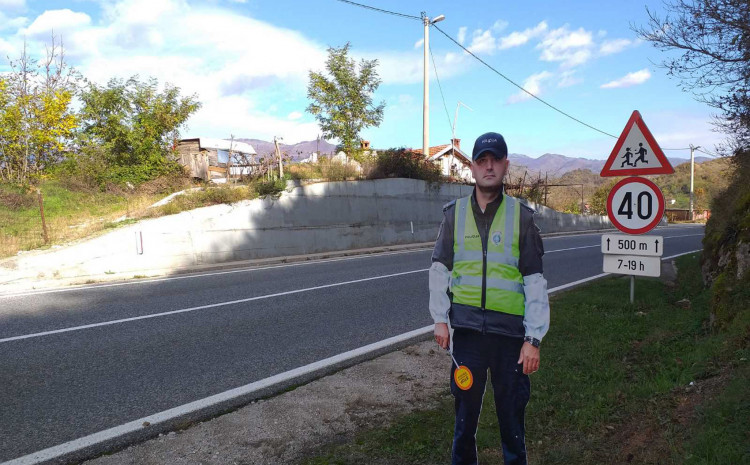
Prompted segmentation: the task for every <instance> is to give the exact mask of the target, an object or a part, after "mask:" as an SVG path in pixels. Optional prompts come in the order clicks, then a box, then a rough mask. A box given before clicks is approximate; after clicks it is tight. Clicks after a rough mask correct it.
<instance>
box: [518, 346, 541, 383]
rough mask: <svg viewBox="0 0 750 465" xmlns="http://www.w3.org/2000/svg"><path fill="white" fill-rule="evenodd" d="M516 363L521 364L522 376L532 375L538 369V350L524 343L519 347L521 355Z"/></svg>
mask: <svg viewBox="0 0 750 465" xmlns="http://www.w3.org/2000/svg"><path fill="white" fill-rule="evenodd" d="M516 363H523V374H525V375H530V374H531V373H534V372H535V371H537V370H538V369H539V348H538V347H534V346H532V345H531V344H529V343H528V342H524V343H523V346H522V347H521V355H520V356H519V357H518V362H516Z"/></svg>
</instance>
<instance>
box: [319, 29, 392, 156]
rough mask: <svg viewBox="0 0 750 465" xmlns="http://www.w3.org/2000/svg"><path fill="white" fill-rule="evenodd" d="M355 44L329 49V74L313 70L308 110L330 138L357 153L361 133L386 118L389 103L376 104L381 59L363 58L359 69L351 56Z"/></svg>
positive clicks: (326, 136)
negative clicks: (378, 66)
mask: <svg viewBox="0 0 750 465" xmlns="http://www.w3.org/2000/svg"><path fill="white" fill-rule="evenodd" d="M350 47H351V45H350V44H349V43H347V44H346V45H344V46H343V47H341V48H334V47H331V48H329V49H328V59H327V60H326V70H327V75H326V74H323V73H318V72H314V71H310V82H309V84H308V86H307V96H308V98H309V99H310V100H312V103H310V105H309V106H308V107H307V111H308V112H309V113H311V114H312V115H313V116H315V118H316V119H317V120H318V123H319V124H320V128H321V129H322V130H323V137H324V138H326V139H332V138H336V139H339V141H341V146H342V148H343V149H344V150H345V151H346V152H347V153H349V154H352V155H353V154H355V153H357V151H358V149H359V146H360V137H359V133H360V132H361V131H362V129H364V128H366V127H369V126H375V127H377V126H379V125H380V123H381V121H382V120H383V109H384V108H385V102H381V103H380V104H378V105H377V106H373V103H372V94H373V92H375V90H376V89H377V88H378V86H379V85H380V82H381V81H380V78H379V76H378V73H377V70H376V69H375V67H376V66H377V64H378V61H377V60H361V61H360V63H359V70H358V69H357V65H356V63H355V60H354V59H353V58H349V56H348V54H349V49H350Z"/></svg>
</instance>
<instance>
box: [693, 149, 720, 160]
mask: <svg viewBox="0 0 750 465" xmlns="http://www.w3.org/2000/svg"><path fill="white" fill-rule="evenodd" d="M695 150H697V151H698V152H701V153H705V154H706V155H708V156H709V157H714V158H721V155H719V154H716V153H711V152H709V151H707V150H705V149H703V150H701V149H700V148H698V149H695Z"/></svg>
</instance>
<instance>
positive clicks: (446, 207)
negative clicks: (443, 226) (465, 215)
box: [443, 200, 456, 211]
mask: <svg viewBox="0 0 750 465" xmlns="http://www.w3.org/2000/svg"><path fill="white" fill-rule="evenodd" d="M455 204H456V201H455V200H451V201H450V202H448V203H446V204H445V205H443V211H447V210H448V209H449V208H450V207H452V206H453V205H455Z"/></svg>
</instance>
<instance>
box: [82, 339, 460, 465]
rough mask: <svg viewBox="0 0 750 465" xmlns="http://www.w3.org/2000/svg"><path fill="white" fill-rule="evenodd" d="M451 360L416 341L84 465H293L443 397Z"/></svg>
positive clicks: (432, 346)
mask: <svg viewBox="0 0 750 465" xmlns="http://www.w3.org/2000/svg"><path fill="white" fill-rule="evenodd" d="M450 367H451V361H450V357H449V356H448V354H447V353H446V352H444V351H442V350H440V349H439V348H438V347H437V345H436V344H435V342H434V341H432V340H430V341H423V342H420V343H418V344H415V345H411V346H408V347H405V348H403V349H401V350H398V351H395V352H391V353H389V354H386V355H383V356H381V357H378V358H376V359H373V360H370V361H367V362H364V363H361V364H359V365H356V366H353V367H350V368H347V369H344V370H342V371H340V372H337V373H335V374H333V375H330V376H326V377H323V378H321V379H318V380H315V381H313V382H311V383H308V384H306V385H303V386H300V387H297V388H296V389H294V390H291V391H288V392H285V393H283V394H280V395H277V396H275V397H271V398H268V399H264V400H259V401H256V402H253V403H252V404H250V405H247V406H245V407H243V408H241V409H239V410H236V411H234V412H231V413H228V414H225V415H222V416H219V417H217V418H214V419H212V420H210V421H206V422H203V423H199V424H196V425H194V426H192V427H190V428H188V429H185V430H182V431H176V432H172V433H168V434H166V435H162V436H160V437H158V438H155V439H152V440H149V441H147V442H144V443H141V444H137V445H134V446H131V447H129V448H127V449H125V450H122V451H120V452H117V453H114V454H112V455H107V456H103V457H99V458H96V459H94V460H89V461H86V462H84V463H85V464H86V465H136V464H138V465H156V464H159V465H161V464H165V463H169V464H173V465H180V464H204V465H212V464H216V465H219V464H221V465H227V464H237V465H250V464H292V463H295V462H297V461H299V460H300V459H301V458H303V457H305V456H306V455H307V454H308V453H309V452H311V451H313V450H315V449H318V448H320V447H322V446H325V445H327V444H332V443H338V442H342V441H345V440H347V439H349V438H351V437H353V435H354V434H355V433H356V432H357V431H358V430H360V429H366V428H373V427H378V426H383V425H386V424H388V423H390V421H391V420H392V419H394V418H396V417H398V416H400V415H404V414H407V413H409V412H412V411H415V410H422V409H427V408H431V407H434V406H435V405H437V404H438V402H439V401H440V399H443V398H445V396H449V395H450V392H449V387H448V375H449V372H450Z"/></svg>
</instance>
